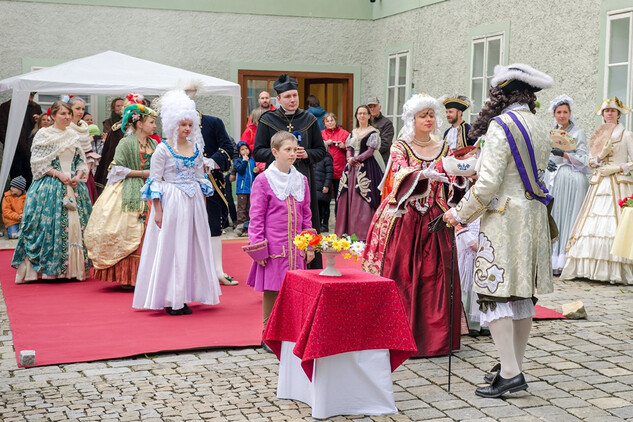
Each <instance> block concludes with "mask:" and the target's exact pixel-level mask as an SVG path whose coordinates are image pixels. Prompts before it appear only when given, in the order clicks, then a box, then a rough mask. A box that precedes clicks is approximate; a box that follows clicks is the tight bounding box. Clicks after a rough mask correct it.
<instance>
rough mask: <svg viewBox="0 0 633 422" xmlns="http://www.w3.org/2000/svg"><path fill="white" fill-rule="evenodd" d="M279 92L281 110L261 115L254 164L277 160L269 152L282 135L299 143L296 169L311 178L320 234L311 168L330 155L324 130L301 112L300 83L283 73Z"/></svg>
mask: <svg viewBox="0 0 633 422" xmlns="http://www.w3.org/2000/svg"><path fill="white" fill-rule="evenodd" d="M273 87H274V88H275V91H277V101H278V102H279V105H280V107H279V108H278V109H276V110H271V111H267V112H266V113H264V114H262V117H260V119H259V124H258V126H257V134H256V135H255V148H254V150H253V157H254V158H255V161H261V162H265V163H266V166H268V165H270V163H272V162H273V161H274V160H275V157H273V153H272V151H271V150H270V139H271V138H272V137H273V135H274V134H276V133H277V132H280V131H286V132H291V133H292V134H294V135H295V136H296V137H297V139H298V140H299V149H298V150H297V161H295V164H294V166H295V168H296V169H297V170H299V172H300V173H301V174H303V175H304V176H306V177H307V178H308V183H309V185H310V210H311V211H312V227H314V229H316V230H317V231H318V230H319V229H320V225H319V221H320V220H319V206H318V201H317V198H316V188H315V186H314V177H313V176H312V165H313V164H315V163H318V162H319V161H321V160H322V159H323V158H325V154H327V152H326V149H325V144H324V143H323V138H322V137H321V130H320V129H319V125H318V123H317V119H316V117H314V116H313V115H312V114H310V113H308V112H306V111H305V110H302V109H300V108H299V91H297V88H298V83H297V81H296V80H295V79H294V78H291V77H290V76H288V74H286V73H284V74H281V75H279V78H278V79H277V80H276V81H275V83H274V84H273ZM322 265H323V264H322V262H321V259H320V257H317V258H315V259H314V260H313V261H312V263H310V268H321V267H322Z"/></svg>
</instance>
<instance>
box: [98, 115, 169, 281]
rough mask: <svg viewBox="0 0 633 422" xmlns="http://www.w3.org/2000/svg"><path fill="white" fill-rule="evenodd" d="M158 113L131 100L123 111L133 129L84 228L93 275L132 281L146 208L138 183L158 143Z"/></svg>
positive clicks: (146, 173)
mask: <svg viewBox="0 0 633 422" xmlns="http://www.w3.org/2000/svg"><path fill="white" fill-rule="evenodd" d="M156 116H157V114H156V112H155V111H154V110H152V109H151V108H149V107H146V106H145V105H143V104H130V105H129V106H127V107H126V108H125V110H124V111H123V119H122V121H121V125H122V126H127V125H128V124H129V125H130V128H131V130H132V132H131V133H130V134H129V135H128V136H126V137H125V138H123V139H122V140H121V142H119V145H118V146H117V148H116V151H115V153H114V158H113V160H112V164H111V169H110V173H109V174H108V182H107V184H106V187H105V189H104V190H103V193H102V194H101V195H100V196H99V199H97V202H95V204H94V207H93V209H92V214H91V215H90V221H89V222H88V226H87V227H86V232H85V239H86V247H87V248H88V256H89V257H90V259H92V263H93V266H94V268H95V271H94V274H93V278H95V279H97V280H103V281H112V282H116V283H119V284H121V285H123V286H134V285H135V284H136V275H137V272H138V265H139V259H140V256H141V250H142V247H143V238H144V236H145V227H146V224H147V222H148V218H149V210H150V202H149V201H145V200H143V199H141V188H142V187H143V185H144V183H145V180H146V179H147V178H148V177H149V169H150V162H151V157H152V154H153V153H154V150H155V149H156V145H157V142H156V141H155V140H154V139H153V138H152V137H151V135H152V134H153V133H154V130H155V129H156ZM113 246H115V247H113Z"/></svg>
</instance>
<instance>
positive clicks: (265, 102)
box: [257, 91, 276, 111]
mask: <svg viewBox="0 0 633 422" xmlns="http://www.w3.org/2000/svg"><path fill="white" fill-rule="evenodd" d="M257 102H258V103H259V108H261V109H262V110H263V111H272V110H275V108H276V107H275V106H274V105H273V103H272V102H271V101H270V94H269V93H268V91H262V92H260V93H259V97H257Z"/></svg>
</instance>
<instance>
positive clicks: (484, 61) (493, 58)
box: [470, 32, 504, 116]
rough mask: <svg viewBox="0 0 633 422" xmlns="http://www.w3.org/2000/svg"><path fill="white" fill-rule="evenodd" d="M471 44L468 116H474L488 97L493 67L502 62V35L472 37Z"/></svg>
mask: <svg viewBox="0 0 633 422" xmlns="http://www.w3.org/2000/svg"><path fill="white" fill-rule="evenodd" d="M471 43H472V44H471V51H472V53H471V62H470V63H471V66H470V68H471V75H470V98H471V100H472V103H473V105H472V107H471V108H470V115H471V116H476V115H477V114H479V112H480V111H481V108H482V106H483V104H484V101H485V100H486V98H487V97H488V90H489V89H490V80H491V79H492V76H493V73H494V69H495V66H496V65H498V64H501V63H503V62H504V60H503V52H504V45H503V44H504V33H503V32H501V33H493V34H487V35H483V36H477V37H473V38H472V41H471Z"/></svg>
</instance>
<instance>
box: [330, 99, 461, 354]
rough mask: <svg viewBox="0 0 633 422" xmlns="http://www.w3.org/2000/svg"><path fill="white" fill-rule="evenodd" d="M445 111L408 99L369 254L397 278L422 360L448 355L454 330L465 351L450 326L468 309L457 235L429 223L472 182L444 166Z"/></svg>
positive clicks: (366, 265)
mask: <svg viewBox="0 0 633 422" xmlns="http://www.w3.org/2000/svg"><path fill="white" fill-rule="evenodd" d="M440 113H441V109H440V103H439V102H438V101H437V100H436V99H435V98H433V97H430V96H428V95H425V94H418V95H414V96H413V97H411V98H410V99H409V100H408V101H407V102H406V103H405V104H404V107H403V110H402V120H403V122H404V128H403V131H402V136H401V138H400V139H399V140H398V141H396V142H395V143H394V144H393V145H392V146H391V171H392V172H393V173H394V174H395V176H394V185H393V190H392V191H391V193H390V194H389V195H388V196H387V198H386V199H385V200H384V201H383V202H382V203H381V204H380V207H379V208H378V210H377V211H376V214H375V215H374V218H373V220H372V221H371V224H370V230H369V233H368V234H367V246H366V247H365V252H364V256H363V270H365V271H368V272H371V273H374V274H379V275H382V276H383V277H387V278H390V279H392V280H395V282H396V286H397V287H398V291H399V292H400V297H401V298H402V303H403V305H404V308H405V310H406V312H407V315H408V317H409V323H410V325H411V329H412V331H413V337H414V338H415V342H416V346H417V349H418V351H417V354H416V355H415V356H416V357H427V356H441V355H447V354H448V353H449V343H450V341H449V336H450V335H452V336H453V349H455V350H456V349H459V337H460V325H459V323H455V324H454V325H453V327H452V328H453V330H452V332H451V331H450V327H449V320H450V315H451V312H452V313H453V319H454V321H459V318H460V314H461V302H460V291H459V269H458V266H457V263H454V265H453V266H452V267H451V255H452V243H451V236H452V235H453V234H452V233H449V231H448V230H442V231H440V232H437V233H430V230H429V227H428V225H429V223H430V222H431V221H433V220H434V219H435V218H436V217H441V215H442V214H443V213H444V211H445V210H447V209H448V208H449V205H448V204H449V202H452V201H453V196H454V194H455V193H456V194H458V195H461V194H463V193H464V189H465V188H466V187H467V181H466V180H465V179H464V178H463V177H457V178H454V179H453V178H451V179H452V182H454V183H449V181H451V180H449V177H448V176H447V174H446V173H445V172H444V170H443V167H442V158H443V157H445V156H447V155H448V154H449V152H450V148H449V146H448V143H447V142H445V141H444V140H442V139H441V138H440V137H439V135H440V134H439V130H438V127H439V126H441V124H442V121H441V119H440V117H439V116H440ZM458 186H459V187H458ZM460 198H461V196H460ZM339 210H340V208H339ZM451 271H452V272H453V277H454V282H455V283H454V287H455V289H454V300H453V308H452V309H451V307H450V296H451V294H450V293H451V284H450V280H451Z"/></svg>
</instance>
